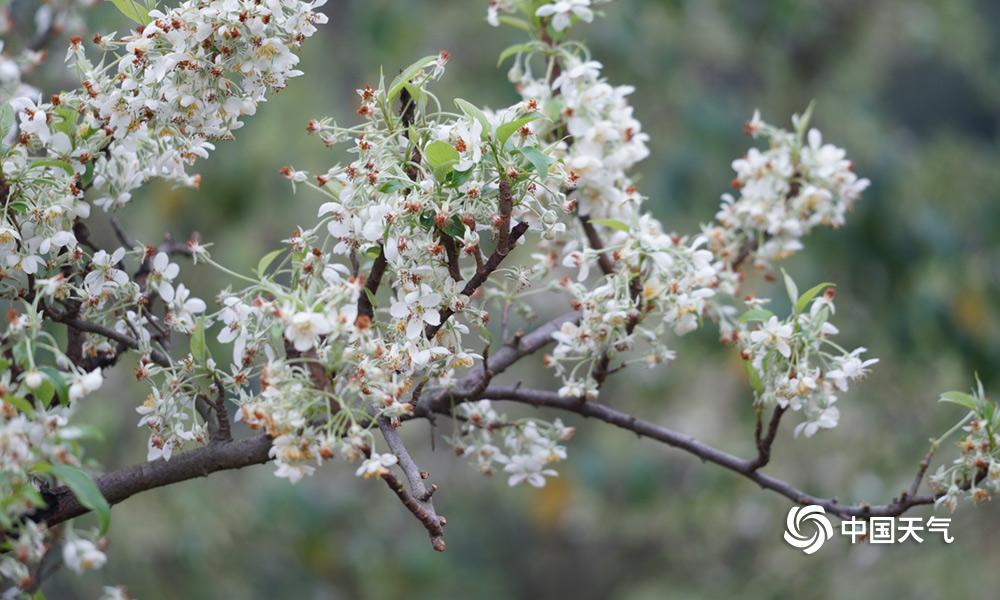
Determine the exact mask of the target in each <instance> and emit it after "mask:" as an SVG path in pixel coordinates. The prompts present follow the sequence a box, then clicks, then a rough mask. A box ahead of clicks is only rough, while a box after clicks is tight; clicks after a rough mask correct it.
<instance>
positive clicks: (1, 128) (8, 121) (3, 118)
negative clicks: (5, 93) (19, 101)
mask: <svg viewBox="0 0 1000 600" xmlns="http://www.w3.org/2000/svg"><path fill="white" fill-rule="evenodd" d="M12 127H14V107H12V106H11V105H10V102H4V103H3V104H0V138H5V137H7V134H8V133H10V130H11V128H12Z"/></svg>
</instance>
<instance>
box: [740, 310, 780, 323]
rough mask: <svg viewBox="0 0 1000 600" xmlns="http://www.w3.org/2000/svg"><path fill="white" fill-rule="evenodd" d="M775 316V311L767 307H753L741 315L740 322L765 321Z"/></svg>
mask: <svg viewBox="0 0 1000 600" xmlns="http://www.w3.org/2000/svg"><path fill="white" fill-rule="evenodd" d="M773 316H774V313H773V312H771V311H769V310H767V309H766V308H753V309H750V310H748V311H746V312H745V313H743V314H742V315H740V323H749V322H751V321H760V322H762V323H763V322H764V321H767V320H768V319H770V318H771V317H773Z"/></svg>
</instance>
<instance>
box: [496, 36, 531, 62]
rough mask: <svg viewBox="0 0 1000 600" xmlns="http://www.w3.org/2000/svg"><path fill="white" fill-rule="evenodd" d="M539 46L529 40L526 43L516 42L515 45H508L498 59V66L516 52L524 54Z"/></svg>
mask: <svg viewBox="0 0 1000 600" xmlns="http://www.w3.org/2000/svg"><path fill="white" fill-rule="evenodd" d="M536 46H537V44H536V43H534V42H527V43H525V44H514V45H513V46H507V47H506V48H504V50H503V52H501V53H500V58H498V59H497V66H498V67H499V66H500V65H502V64H503V61H505V60H507V59H508V58H510V57H511V56H514V55H515V54H523V53H525V52H530V51H531V50H532V49H534V48H535V47H536Z"/></svg>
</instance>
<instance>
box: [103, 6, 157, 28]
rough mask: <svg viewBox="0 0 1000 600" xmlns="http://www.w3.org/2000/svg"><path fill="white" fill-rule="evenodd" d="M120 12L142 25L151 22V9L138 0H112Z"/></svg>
mask: <svg viewBox="0 0 1000 600" xmlns="http://www.w3.org/2000/svg"><path fill="white" fill-rule="evenodd" d="M110 1H111V3H112V4H114V5H115V8H117V9H118V12H120V13H121V14H123V15H125V16H126V17H128V18H129V19H132V20H133V21H135V22H136V23H138V24H140V25H145V24H147V23H149V21H150V19H149V11H148V10H147V9H146V7H145V6H143V5H142V4H140V3H139V2H137V1H136V0H110Z"/></svg>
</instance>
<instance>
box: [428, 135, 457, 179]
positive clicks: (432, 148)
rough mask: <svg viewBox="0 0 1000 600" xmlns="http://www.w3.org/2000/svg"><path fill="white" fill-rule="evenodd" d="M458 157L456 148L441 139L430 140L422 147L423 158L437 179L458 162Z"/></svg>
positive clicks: (442, 177) (446, 173)
mask: <svg viewBox="0 0 1000 600" xmlns="http://www.w3.org/2000/svg"><path fill="white" fill-rule="evenodd" d="M459 158H460V157H459V155H458V150H455V149H454V148H453V147H452V146H451V144H449V143H447V142H442V141H441V140H437V141H434V142H431V143H429V144H427V147H426V148H424V160H425V161H426V162H427V166H429V167H430V168H431V171H433V172H434V176H435V177H437V178H438V179H439V180H441V179H444V178H445V176H446V175H448V172H449V171H451V169H452V167H454V166H455V165H457V164H458V161H459Z"/></svg>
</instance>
